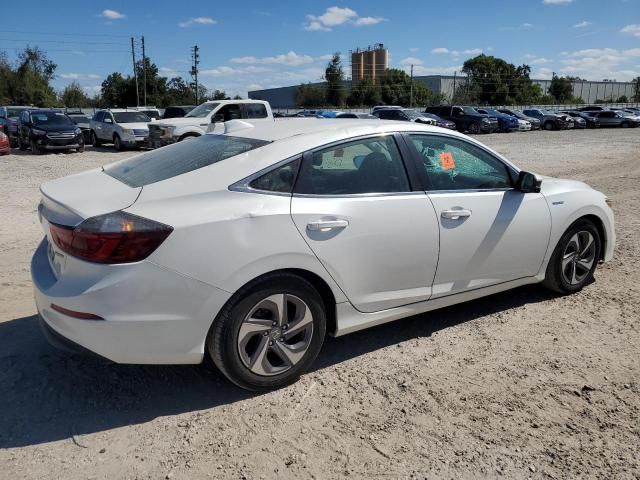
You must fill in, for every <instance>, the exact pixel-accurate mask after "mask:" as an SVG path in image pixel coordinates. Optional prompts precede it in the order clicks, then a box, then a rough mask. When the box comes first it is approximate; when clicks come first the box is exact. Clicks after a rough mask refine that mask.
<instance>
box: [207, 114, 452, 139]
mask: <svg viewBox="0 0 640 480" xmlns="http://www.w3.org/2000/svg"><path fill="white" fill-rule="evenodd" d="M225 129H226V132H225V133H226V134H227V135H231V136H237V137H244V138H254V139H258V140H265V141H269V142H277V141H281V140H286V139H291V138H294V137H295V138H300V137H309V139H310V140H311V139H312V137H316V136H318V137H322V138H324V139H325V141H324V143H329V142H333V141H339V140H342V139H347V138H351V137H356V136H360V135H368V134H376V133H391V132H400V131H412V132H414V131H420V132H422V131H424V132H435V133H446V134H447V135H461V134H459V133H457V132H452V131H451V130H447V129H443V128H440V127H434V126H430V125H424V124H419V123H413V122H397V121H392V120H379V119H358V118H356V119H349V118H337V119H332V118H322V119H321V118H295V117H291V118H282V119H278V120H275V121H273V122H261V123H255V124H251V123H250V122H248V121H244V120H231V121H229V122H226V123H225ZM213 134H215V133H213ZM312 143H313V142H312Z"/></svg>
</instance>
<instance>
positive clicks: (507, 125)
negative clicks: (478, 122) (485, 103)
mask: <svg viewBox="0 0 640 480" xmlns="http://www.w3.org/2000/svg"><path fill="white" fill-rule="evenodd" d="M476 110H477V111H478V112H480V113H484V114H487V115H491V116H492V117H496V118H497V119H498V127H499V128H500V131H501V132H514V131H516V130H518V119H517V118H516V117H512V116H511V115H507V114H506V113H500V112H499V111H497V110H496V109H495V108H476Z"/></svg>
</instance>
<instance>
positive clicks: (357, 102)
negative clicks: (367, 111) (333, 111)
mask: <svg viewBox="0 0 640 480" xmlns="http://www.w3.org/2000/svg"><path fill="white" fill-rule="evenodd" d="M346 101H347V105H349V106H350V107H364V106H367V107H371V106H373V105H378V104H380V103H382V95H381V93H380V88H378V87H377V86H376V85H374V84H373V83H372V82H371V80H369V79H368V78H363V79H362V80H360V81H359V82H358V83H357V84H356V85H352V86H351V92H350V93H349V96H348V97H347V99H346Z"/></svg>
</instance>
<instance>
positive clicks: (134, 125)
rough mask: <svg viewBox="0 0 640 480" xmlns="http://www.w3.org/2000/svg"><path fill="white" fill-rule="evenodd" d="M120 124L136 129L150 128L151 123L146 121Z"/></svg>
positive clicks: (123, 126)
mask: <svg viewBox="0 0 640 480" xmlns="http://www.w3.org/2000/svg"><path fill="white" fill-rule="evenodd" d="M154 123H155V122H154ZM118 125H120V126H121V127H122V128H135V129H136V130H148V129H149V124H148V123H145V122H133V123H119V124H118Z"/></svg>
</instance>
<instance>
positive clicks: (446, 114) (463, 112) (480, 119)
mask: <svg viewBox="0 0 640 480" xmlns="http://www.w3.org/2000/svg"><path fill="white" fill-rule="evenodd" d="M425 112H427V113H433V114H434V115H437V116H439V117H440V118H444V119H445V120H451V121H452V122H453V123H455V124H456V128H457V129H458V131H460V132H466V131H468V132H469V133H493V132H495V131H497V130H498V128H499V126H498V119H497V118H496V117H492V116H490V115H485V114H483V113H478V112H477V111H476V110H475V109H474V108H473V107H462V106H458V105H438V106H437V107H427V109H426V110H425Z"/></svg>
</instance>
